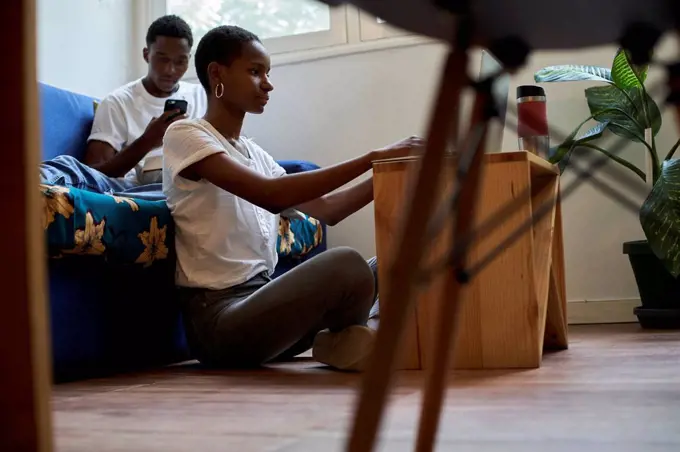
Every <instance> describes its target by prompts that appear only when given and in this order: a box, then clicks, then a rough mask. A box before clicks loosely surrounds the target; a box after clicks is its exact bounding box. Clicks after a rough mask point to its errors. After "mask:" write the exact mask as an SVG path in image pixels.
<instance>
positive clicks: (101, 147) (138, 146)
mask: <svg viewBox="0 0 680 452" xmlns="http://www.w3.org/2000/svg"><path fill="white" fill-rule="evenodd" d="M153 148H154V147H153V146H152V145H151V143H149V141H148V140H146V139H145V138H144V136H143V135H142V136H141V137H139V138H137V139H136V140H135V141H133V142H132V143H131V144H130V145H129V146H127V147H125V148H123V149H121V150H120V151H116V150H115V149H114V148H113V146H111V145H110V144H109V143H107V142H105V141H99V140H90V142H89V143H88V144H87V150H86V151H85V159H84V163H85V164H86V165H88V166H91V167H92V168H94V169H96V170H99V171H101V172H102V173H104V174H106V175H107V176H109V177H123V176H125V174H127V172H128V171H130V170H131V169H132V168H134V167H135V165H137V164H138V163H139V162H140V160H142V159H143V158H144V156H145V155H146V154H148V153H149V152H150V151H151V150H152V149H153Z"/></svg>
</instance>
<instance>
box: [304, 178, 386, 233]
mask: <svg viewBox="0 0 680 452" xmlns="http://www.w3.org/2000/svg"><path fill="white" fill-rule="evenodd" d="M371 201H373V177H370V178H369V179H366V180H365V181H362V182H360V183H358V184H356V185H353V186H351V187H348V188H345V189H343V190H339V191H337V192H335V193H331V194H328V195H324V196H321V197H320V198H317V199H314V200H312V201H309V202H306V203H304V204H301V205H299V206H297V207H296V209H297V210H299V211H300V212H304V213H306V214H307V215H309V216H312V217H314V218H316V219H317V220H320V221H322V222H323V223H326V224H327V225H329V226H335V225H336V224H338V223H340V222H341V221H342V220H344V219H345V218H347V217H348V216H350V215H352V214H354V213H355V212H357V211H358V210H359V209H361V208H363V207H364V206H366V205H367V204H368V203H370V202H371Z"/></svg>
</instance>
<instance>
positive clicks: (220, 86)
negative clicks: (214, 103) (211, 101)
mask: <svg viewBox="0 0 680 452" xmlns="http://www.w3.org/2000/svg"><path fill="white" fill-rule="evenodd" d="M223 95H224V84H222V82H220V83H218V84H217V86H215V97H217V98H218V99H219V98H220V97H222V96H223Z"/></svg>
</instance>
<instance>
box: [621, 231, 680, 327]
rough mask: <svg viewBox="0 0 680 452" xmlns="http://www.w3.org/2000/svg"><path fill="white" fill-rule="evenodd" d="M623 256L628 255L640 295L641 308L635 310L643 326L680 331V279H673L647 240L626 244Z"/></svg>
mask: <svg viewBox="0 0 680 452" xmlns="http://www.w3.org/2000/svg"><path fill="white" fill-rule="evenodd" d="M623 253H624V254H627V255H628V259H629V260H630V265H631V267H633V274H634V275H635V281H636V282H637V286H638V291H639V292H640V301H641V302H642V306H639V307H637V308H635V309H634V310H633V313H634V314H635V315H636V316H637V318H638V321H639V322H640V326H642V327H643V328H655V329H659V328H661V329H680V278H678V279H676V278H673V276H672V275H671V274H670V272H669V271H668V270H666V267H664V265H663V263H662V262H661V261H660V260H659V258H657V257H656V255H655V254H654V253H653V252H652V249H651V248H650V247H649V244H648V243H647V241H646V240H639V241H635V242H626V243H624V244H623Z"/></svg>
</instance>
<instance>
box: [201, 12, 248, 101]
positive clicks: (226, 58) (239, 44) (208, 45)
mask: <svg viewBox="0 0 680 452" xmlns="http://www.w3.org/2000/svg"><path fill="white" fill-rule="evenodd" d="M252 41H257V42H260V38H258V37H257V35H256V34H254V33H251V32H249V31H248V30H244V29H243V28H241V27H237V26H235V25H221V26H219V27H216V28H213V29H212V30H210V31H209V32H208V33H206V34H205V36H203V37H202V38H201V40H200V42H199V43H198V46H197V47H196V56H195V65H196V75H197V76H198V80H199V81H200V82H201V85H203V88H204V89H205V90H206V92H207V93H208V94H210V80H209V79H208V65H209V64H210V63H212V62H217V63H220V64H223V65H225V66H228V65H230V64H231V63H232V62H233V61H234V60H235V59H236V58H238V57H240V56H241V50H242V48H243V44H245V43H247V42H252Z"/></svg>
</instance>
